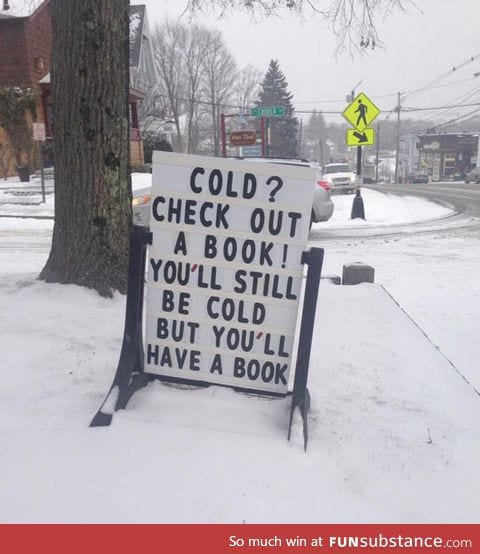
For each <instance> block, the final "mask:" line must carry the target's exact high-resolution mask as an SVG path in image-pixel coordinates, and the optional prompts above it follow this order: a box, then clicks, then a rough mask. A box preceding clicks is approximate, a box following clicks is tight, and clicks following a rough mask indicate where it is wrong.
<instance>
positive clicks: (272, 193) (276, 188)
mask: <svg viewBox="0 0 480 554" xmlns="http://www.w3.org/2000/svg"><path fill="white" fill-rule="evenodd" d="M272 181H276V182H277V184H276V186H274V187H273V189H272V190H271V191H270V198H269V199H268V200H269V201H270V202H275V195H276V194H277V192H278V191H279V190H280V189H281V188H282V187H283V181H282V179H280V177H277V176H276V175H273V176H272V177H269V178H268V179H267V185H269V184H270V183H271V182H272Z"/></svg>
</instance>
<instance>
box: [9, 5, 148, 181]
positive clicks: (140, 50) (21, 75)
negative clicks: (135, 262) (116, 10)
mask: <svg viewBox="0 0 480 554" xmlns="http://www.w3.org/2000/svg"><path fill="white" fill-rule="evenodd" d="M37 4H38V5H37V7H36V9H34V11H33V12H32V13H31V14H28V15H9V12H2V11H0V87H20V88H22V89H25V88H30V89H33V90H36V91H37V92H38V102H37V109H36V114H35V122H37V123H44V124H45V129H46V142H47V146H48V145H49V144H51V142H52V139H53V133H54V122H53V117H52V114H53V111H52V94H51V79H50V57H51V49H52V24H51V9H52V4H53V2H52V0H44V1H43V2H41V3H37ZM132 24H134V25H135V30H134V31H133V32H132V28H131V29H130V39H131V40H132V39H133V41H134V47H133V48H132V45H131V48H130V64H131V67H130V73H131V78H130V95H129V100H130V151H131V163H132V164H141V163H143V145H142V139H141V132H140V128H139V127H140V126H139V116H138V110H139V107H138V106H139V103H140V102H141V101H142V100H143V98H144V92H143V91H145V90H151V88H152V87H153V86H154V82H155V79H156V77H155V70H154V68H153V55H152V51H151V45H150V42H149V40H148V35H147V33H148V22H147V19H146V10H145V6H131V7H130V26H131V27H132ZM144 36H146V37H147V39H146V40H144V39H143V37H144ZM138 37H140V40H138ZM147 60H151V63H149V62H147ZM132 64H133V65H132ZM137 86H139V87H145V88H143V90H142V89H140V90H138V89H137V88H136V87H137ZM147 87H148V88H147ZM32 123H33V121H29V124H32ZM47 150H48V148H47ZM0 156H1V157H2V159H1V160H0V162H1V163H2V164H3V167H5V168H6V173H7V174H8V175H13V174H15V166H16V164H17V163H18V162H16V161H15V155H14V152H13V151H12V148H11V144H10V143H9V140H8V138H7V136H6V133H5V130H4V129H2V128H1V127H0Z"/></svg>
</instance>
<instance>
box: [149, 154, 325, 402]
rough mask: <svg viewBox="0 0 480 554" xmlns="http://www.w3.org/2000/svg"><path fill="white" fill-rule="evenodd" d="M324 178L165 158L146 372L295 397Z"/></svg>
mask: <svg viewBox="0 0 480 554" xmlns="http://www.w3.org/2000/svg"><path fill="white" fill-rule="evenodd" d="M314 181H315V170H313V169H311V168H309V167H301V166H287V165H285V166H283V165H279V164H269V163H259V162H248V161H243V160H242V161H240V160H227V159H224V158H212V157H206V156H193V155H185V154H177V153H170V152H155V153H154V155H153V171H152V196H151V214H150V231H151V233H152V236H151V245H150V247H149V253H148V257H147V266H148V270H147V301H146V324H145V371H146V372H148V373H150V374H153V375H158V376H163V377H165V378H169V379H172V380H175V379H178V380H185V381H188V382H201V383H210V384H219V385H227V386H231V387H235V388H238V389H245V390H256V391H259V392H265V393H269V394H273V395H276V394H277V395H286V394H287V387H288V382H289V374H290V369H291V364H292V353H293V345H294V338H295V328H296V324H297V315H298V310H299V305H300V292H301V286H302V277H303V264H302V253H303V252H304V250H305V248H306V244H307V236H308V232H309V222H310V213H311V206H312V200H313V194H314Z"/></svg>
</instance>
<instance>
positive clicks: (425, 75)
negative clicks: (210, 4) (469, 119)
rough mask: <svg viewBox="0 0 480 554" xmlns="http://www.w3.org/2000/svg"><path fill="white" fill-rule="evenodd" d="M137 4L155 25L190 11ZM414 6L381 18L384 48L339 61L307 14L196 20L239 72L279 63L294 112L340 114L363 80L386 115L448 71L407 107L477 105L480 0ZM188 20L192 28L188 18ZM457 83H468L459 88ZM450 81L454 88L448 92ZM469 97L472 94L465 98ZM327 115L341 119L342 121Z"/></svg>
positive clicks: (162, 2) (177, 1) (176, 0)
mask: <svg viewBox="0 0 480 554" xmlns="http://www.w3.org/2000/svg"><path fill="white" fill-rule="evenodd" d="M135 3H137V2H135ZM138 3H144V4H146V6H147V13H148V17H149V21H150V25H151V26H153V25H155V23H159V22H161V21H162V20H163V19H164V18H165V17H166V15H169V16H170V17H173V18H175V17H178V16H179V15H180V14H181V13H182V11H183V8H184V7H185V0H145V1H144V2H138ZM325 3H326V4H329V3H330V0H325ZM417 6H418V7H419V9H417V10H415V9H411V10H410V13H406V14H404V13H401V12H396V13H394V14H393V15H390V16H389V17H388V18H387V19H386V20H383V19H380V20H379V21H378V30H379V34H380V38H381V39H382V41H383V42H384V45H385V48H384V49H375V50H373V51H371V50H369V51H368V54H366V55H363V56H358V55H357V56H356V57H355V58H353V59H352V58H351V57H350V55H349V54H348V53H345V54H343V55H341V56H339V57H337V58H335V56H334V51H335V46H336V40H335V37H334V36H333V34H332V32H331V31H330V29H329V28H328V27H327V26H326V25H325V23H324V22H323V21H322V20H321V19H319V17H318V16H311V15H310V14H308V13H307V14H306V17H305V21H303V22H302V21H301V20H299V19H298V17H296V16H294V15H286V16H284V17H282V18H281V17H271V18H269V19H267V20H264V21H262V22H254V21H252V20H251V18H250V17H249V16H248V15H247V14H246V13H238V12H237V13H235V14H233V15H231V16H230V17H229V18H228V19H221V20H219V19H218V18H217V17H215V16H212V15H210V16H209V17H205V16H201V17H196V19H195V21H196V22H198V23H202V24H204V25H207V26H209V27H212V28H217V29H219V30H221V31H222V33H223V37H224V40H225V42H226V44H227V46H228V47H229V48H230V50H231V52H232V54H233V55H234V57H235V59H236V61H237V63H238V64H239V65H240V66H244V65H246V64H248V63H250V64H252V65H254V66H256V67H258V68H259V69H260V70H262V71H265V70H266V69H267V66H268V63H269V61H270V60H271V59H277V60H278V62H279V64H280V69H281V70H282V71H283V73H284V74H285V76H286V78H287V81H288V84H289V88H290V91H291V92H292V93H293V95H294V103H295V107H296V109H297V110H312V109H314V108H316V109H319V110H323V111H329V110H331V111H336V110H337V111H338V110H340V111H342V110H343V109H344V107H345V106H346V102H345V96H346V94H347V93H349V92H350V90H351V89H352V88H353V87H354V86H355V85H356V84H357V83H358V82H359V81H363V82H362V83H361V85H359V86H358V87H357V89H356V92H357V93H358V92H364V93H365V94H367V95H368V96H369V97H370V98H371V99H372V100H374V102H375V103H376V104H377V106H378V107H379V108H380V109H381V110H382V116H381V117H385V116H386V115H387V113H388V112H389V111H390V110H391V109H392V108H393V107H394V106H395V104H396V93H397V92H398V91H400V92H406V91H411V90H414V89H418V88H420V87H423V86H424V85H426V84H428V83H430V82H431V81H433V80H434V79H436V78H437V77H439V76H441V75H444V74H445V73H447V72H449V74H448V76H447V77H446V78H445V79H443V80H441V81H439V82H438V83H436V85H442V86H441V87H438V86H437V87H436V88H429V89H428V90H426V91H425V92H424V93H422V94H417V95H415V96H414V95H411V96H410V97H408V96H406V97H405V99H404V100H403V101H402V105H405V106H411V107H434V106H443V105H445V104H451V103H454V104H458V103H475V102H480V76H479V77H478V78H475V77H473V75H474V73H477V72H479V73H480V56H479V55H480V31H479V21H480V0H457V1H455V2H453V1H452V0H417ZM420 10H421V11H420ZM183 20H184V21H185V22H188V19H187V18H186V17H183ZM476 56H479V57H478V58H476V59H474V61H471V62H469V63H467V64H465V65H464V66H463V67H461V68H459V69H457V70H456V71H452V69H453V67H458V66H460V65H462V64H463V63H464V62H465V61H466V60H468V59H470V58H472V57H474V58H475V57H476ZM460 80H461V81H464V82H457V81H460ZM449 83H452V84H451V85H449V86H443V85H448V84H449ZM453 83H455V84H453ZM477 89H478V90H477ZM469 92H472V93H474V94H473V95H472V96H470V97H467V93H469ZM386 95H390V96H386ZM462 95H464V96H465V99H463V98H462ZM457 99H458V100H457ZM331 101H336V102H331ZM476 108H477V109H478V108H480V106H477V107H475V106H472V107H469V108H463V109H458V108H450V109H449V110H448V111H447V112H443V113H442V111H441V110H437V111H435V112H416V113H415V115H416V117H429V116H432V114H437V115H438V116H441V118H442V119H443V120H446V119H450V118H453V117H456V116H458V115H459V114H465V113H468V112H471V111H473V110H475V109H476ZM328 117H329V120H334V121H335V120H336V121H338V122H340V121H341V118H340V117H339V116H335V115H331V116H328ZM390 117H392V116H390Z"/></svg>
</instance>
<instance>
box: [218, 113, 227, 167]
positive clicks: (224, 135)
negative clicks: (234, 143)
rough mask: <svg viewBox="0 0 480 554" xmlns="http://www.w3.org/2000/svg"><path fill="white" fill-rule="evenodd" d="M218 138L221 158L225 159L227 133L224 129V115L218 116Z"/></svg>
mask: <svg viewBox="0 0 480 554" xmlns="http://www.w3.org/2000/svg"><path fill="white" fill-rule="evenodd" d="M220 136H221V141H222V157H223V158H226V157H227V133H226V129H225V114H223V113H221V114H220Z"/></svg>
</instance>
